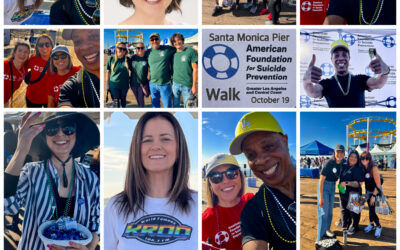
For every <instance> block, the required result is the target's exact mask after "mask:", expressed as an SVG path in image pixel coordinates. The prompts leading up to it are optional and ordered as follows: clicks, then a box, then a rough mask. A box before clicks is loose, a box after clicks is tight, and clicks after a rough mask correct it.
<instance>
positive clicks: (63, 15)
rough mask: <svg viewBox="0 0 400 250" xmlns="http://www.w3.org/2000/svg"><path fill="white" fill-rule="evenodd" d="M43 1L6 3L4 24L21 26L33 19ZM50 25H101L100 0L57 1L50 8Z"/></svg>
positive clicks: (17, 0)
mask: <svg viewBox="0 0 400 250" xmlns="http://www.w3.org/2000/svg"><path fill="white" fill-rule="evenodd" d="M42 3H43V0H6V1H4V24H6V25H19V24H21V23H23V22H25V21H27V20H28V19H29V18H31V17H32V15H33V13H34V12H35V11H36V10H38V9H39V7H40V5H41V4H42ZM49 22H50V24H54V25H66V24H76V25H85V24H86V25H92V24H100V0H67V1H65V0H57V1H55V2H54V3H53V4H52V5H51V7H50V21H49Z"/></svg>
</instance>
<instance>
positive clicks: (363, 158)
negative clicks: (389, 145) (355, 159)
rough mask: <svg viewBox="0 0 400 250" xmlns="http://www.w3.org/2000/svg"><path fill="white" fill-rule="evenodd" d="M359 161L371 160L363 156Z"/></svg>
mask: <svg viewBox="0 0 400 250" xmlns="http://www.w3.org/2000/svg"><path fill="white" fill-rule="evenodd" d="M360 159H361V160H367V161H369V160H371V159H370V158H369V157H365V156H361V158H360Z"/></svg>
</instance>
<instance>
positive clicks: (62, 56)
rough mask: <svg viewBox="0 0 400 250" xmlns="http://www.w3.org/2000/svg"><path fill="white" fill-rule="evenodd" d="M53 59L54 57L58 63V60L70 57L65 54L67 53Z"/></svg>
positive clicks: (54, 56)
mask: <svg viewBox="0 0 400 250" xmlns="http://www.w3.org/2000/svg"><path fill="white" fill-rule="evenodd" d="M52 57H53V60H56V61H57V60H58V59H65V58H67V57H68V55H67V54H65V53H62V54H58V55H53V56H52Z"/></svg>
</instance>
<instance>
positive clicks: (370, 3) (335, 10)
mask: <svg viewBox="0 0 400 250" xmlns="http://www.w3.org/2000/svg"><path fill="white" fill-rule="evenodd" d="M381 1H382V0H381ZM381 1H379V0H363V1H362V4H363V8H362V11H363V16H364V19H365V21H366V22H368V23H371V21H372V18H373V17H374V14H375V11H376V9H377V8H378V9H377V12H376V16H377V15H378V12H379V8H380V4H379V5H378V2H379V3H380V2H381ZM326 15H327V16H329V15H337V16H341V17H343V18H344V19H346V21H347V24H357V25H360V24H365V23H364V22H363V21H362V19H361V23H360V18H361V17H360V0H331V1H330V3H329V7H328V12H327V13H326ZM375 24H390V25H395V24H396V1H395V0H385V1H384V3H383V6H382V10H381V13H380V15H379V18H378V20H377V21H376V22H375Z"/></svg>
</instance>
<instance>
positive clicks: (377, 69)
mask: <svg viewBox="0 0 400 250" xmlns="http://www.w3.org/2000/svg"><path fill="white" fill-rule="evenodd" d="M369 68H370V69H371V70H372V72H374V73H375V74H382V73H383V74H386V73H389V72H390V68H389V66H387V65H386V63H385V62H384V61H383V60H382V58H381V57H380V56H379V55H378V53H376V54H375V58H374V59H373V60H371V62H370V63H369Z"/></svg>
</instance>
